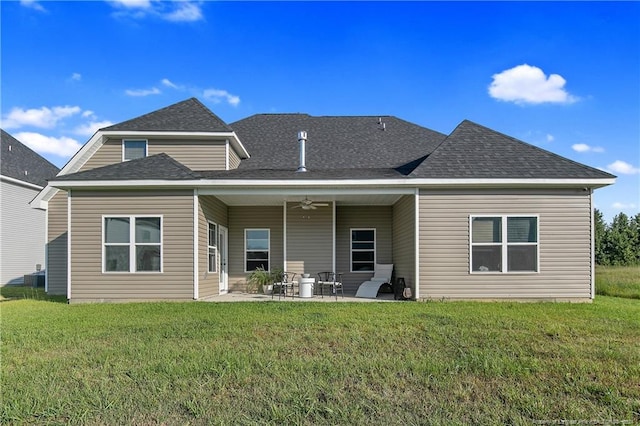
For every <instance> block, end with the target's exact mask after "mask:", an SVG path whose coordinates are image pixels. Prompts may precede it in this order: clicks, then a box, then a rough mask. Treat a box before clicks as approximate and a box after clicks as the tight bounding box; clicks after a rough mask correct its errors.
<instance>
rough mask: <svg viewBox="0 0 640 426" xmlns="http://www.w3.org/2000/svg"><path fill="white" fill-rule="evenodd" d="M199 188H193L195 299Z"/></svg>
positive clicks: (195, 287)
mask: <svg viewBox="0 0 640 426" xmlns="http://www.w3.org/2000/svg"><path fill="white" fill-rule="evenodd" d="M198 234H199V229H198V190H197V189H194V190H193V300H198V298H199V297H200V294H199V289H198V287H199V281H198V278H199V277H198V269H199V265H198V256H199V254H198Z"/></svg>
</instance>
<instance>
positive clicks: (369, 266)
mask: <svg viewBox="0 0 640 426" xmlns="http://www.w3.org/2000/svg"><path fill="white" fill-rule="evenodd" d="M351 270H352V271H354V272H355V271H371V272H373V263H370V262H367V263H363V262H353V263H352V264H351Z"/></svg>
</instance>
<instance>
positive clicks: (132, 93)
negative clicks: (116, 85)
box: [124, 87, 162, 96]
mask: <svg viewBox="0 0 640 426" xmlns="http://www.w3.org/2000/svg"><path fill="white" fill-rule="evenodd" d="M124 93H126V94H127V95H129V96H149V95H159V94H160V93H162V92H161V91H160V89H158V88H157V87H152V88H151V89H127V90H125V91H124Z"/></svg>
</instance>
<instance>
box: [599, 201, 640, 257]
mask: <svg viewBox="0 0 640 426" xmlns="http://www.w3.org/2000/svg"><path fill="white" fill-rule="evenodd" d="M605 245H606V250H607V251H608V253H609V256H610V260H611V264H612V265H616V266H624V265H632V264H635V262H636V259H637V256H636V253H635V252H634V250H633V241H632V231H631V226H630V224H629V217H628V216H627V215H626V214H624V213H618V214H617V215H616V217H614V218H613V222H611V226H610V227H609V233H608V238H607V240H606V244H605Z"/></svg>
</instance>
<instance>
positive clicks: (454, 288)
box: [419, 190, 591, 300]
mask: <svg viewBox="0 0 640 426" xmlns="http://www.w3.org/2000/svg"><path fill="white" fill-rule="evenodd" d="M476 214H496V215H505V214H509V215H539V225H538V226H539V235H540V240H539V247H540V251H539V253H540V270H539V273H521V274H513V273H512V274H508V273H506V274H477V273H476V274H470V273H469V216H470V215H476ZM419 271H420V297H421V298H435V299H438V298H452V299H503V298H510V299H557V300H566V299H575V300H583V299H588V298H589V297H590V282H591V208H590V202H589V195H588V193H587V192H584V191H582V190H519V191H518V190H513V191H508V190H494V191H489V190H486V191H473V192H471V191H466V192H465V191H428V190H422V191H421V192H420V269H419Z"/></svg>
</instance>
